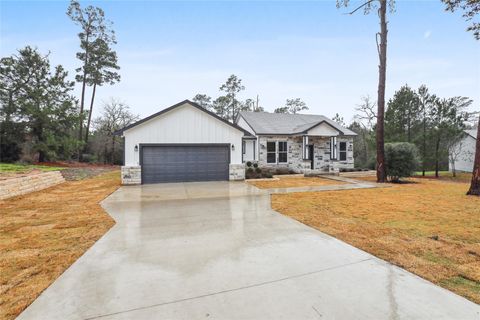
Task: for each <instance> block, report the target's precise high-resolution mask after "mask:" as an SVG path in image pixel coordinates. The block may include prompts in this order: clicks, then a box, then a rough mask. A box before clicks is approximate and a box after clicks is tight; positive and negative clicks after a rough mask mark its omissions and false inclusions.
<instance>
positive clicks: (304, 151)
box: [302, 136, 309, 160]
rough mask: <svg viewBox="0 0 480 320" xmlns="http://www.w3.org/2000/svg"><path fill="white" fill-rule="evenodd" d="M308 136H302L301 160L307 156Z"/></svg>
mask: <svg viewBox="0 0 480 320" xmlns="http://www.w3.org/2000/svg"><path fill="white" fill-rule="evenodd" d="M307 146H308V136H303V140H302V157H303V160H307V159H308V158H309V154H308V147H307Z"/></svg>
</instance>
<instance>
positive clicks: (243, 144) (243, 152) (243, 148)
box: [242, 140, 246, 154]
mask: <svg viewBox="0 0 480 320" xmlns="http://www.w3.org/2000/svg"><path fill="white" fill-rule="evenodd" d="M245 144H246V142H245V140H243V141H242V154H245V149H246V148H245Z"/></svg>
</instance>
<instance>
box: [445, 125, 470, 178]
mask: <svg viewBox="0 0 480 320" xmlns="http://www.w3.org/2000/svg"><path fill="white" fill-rule="evenodd" d="M464 133H465V134H464V137H463V139H462V140H460V142H459V143H457V144H456V145H455V146H454V148H452V151H450V155H449V156H450V161H449V170H450V171H452V170H453V169H454V168H455V170H457V171H466V172H472V170H473V160H474V158H475V144H476V142H477V129H474V130H465V132H464Z"/></svg>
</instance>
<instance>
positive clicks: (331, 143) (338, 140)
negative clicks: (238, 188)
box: [258, 135, 354, 174]
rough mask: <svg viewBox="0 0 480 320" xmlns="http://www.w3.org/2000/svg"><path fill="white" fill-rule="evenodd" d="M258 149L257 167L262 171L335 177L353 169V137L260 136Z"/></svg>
mask: <svg viewBox="0 0 480 320" xmlns="http://www.w3.org/2000/svg"><path fill="white" fill-rule="evenodd" d="M258 145H259V146H258V151H259V153H258V164H259V166H260V167H262V168H271V169H275V168H288V169H289V170H293V171H294V172H297V173H303V174H338V172H339V170H340V168H353V166H354V161H353V137H349V136H313V135H310V136H307V135H301V136H300V135H297V136H259V137H258ZM279 154H282V155H281V156H279Z"/></svg>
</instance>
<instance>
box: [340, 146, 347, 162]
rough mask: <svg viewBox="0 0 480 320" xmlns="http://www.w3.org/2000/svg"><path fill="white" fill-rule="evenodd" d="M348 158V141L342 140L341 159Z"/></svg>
mask: <svg viewBox="0 0 480 320" xmlns="http://www.w3.org/2000/svg"><path fill="white" fill-rule="evenodd" d="M346 160H347V143H346V142H340V161H346Z"/></svg>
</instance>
